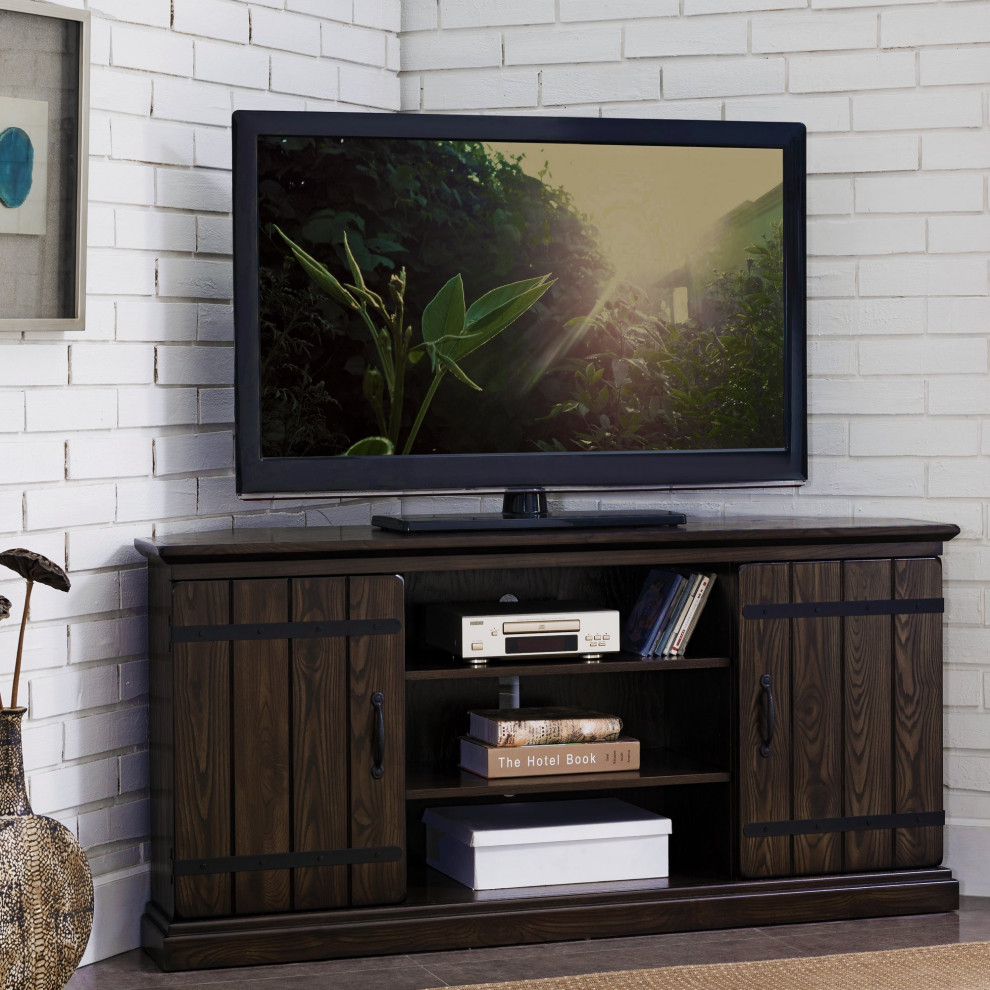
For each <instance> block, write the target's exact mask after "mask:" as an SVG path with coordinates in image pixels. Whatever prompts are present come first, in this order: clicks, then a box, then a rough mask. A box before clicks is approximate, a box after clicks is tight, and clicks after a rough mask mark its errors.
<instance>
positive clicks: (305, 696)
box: [291, 578, 349, 911]
mask: <svg viewBox="0 0 990 990" xmlns="http://www.w3.org/2000/svg"><path fill="white" fill-rule="evenodd" d="M346 595H347V589H346V586H345V581H344V579H343V578H298V579H296V580H294V581H293V582H292V621H293V622H319V621H321V620H337V619H346V618H347V601H346ZM291 664H292V789H293V790H292V793H293V813H292V841H293V849H294V850H295V851H296V852H309V851H314V850H319V849H346V848H347V841H348V837H347V817H348V809H349V799H348V758H347V741H348V732H347V709H348V704H347V644H346V641H345V640H344V639H343V638H341V637H334V638H332V639H329V638H328V639H297V640H293V642H292V660H291ZM347 902H348V884H347V867H346V866H327V867H319V868H313V869H301V870H296V871H295V872H294V874H293V907H294V908H295V909H296V910H297V911H303V910H315V909H317V908H329V907H343V906H344V905H346V904H347Z"/></svg>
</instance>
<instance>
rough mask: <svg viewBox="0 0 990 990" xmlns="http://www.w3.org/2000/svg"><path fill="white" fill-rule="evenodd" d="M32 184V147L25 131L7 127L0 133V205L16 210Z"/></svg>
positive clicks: (25, 197)
mask: <svg viewBox="0 0 990 990" xmlns="http://www.w3.org/2000/svg"><path fill="white" fill-rule="evenodd" d="M33 182H34V145H33V144H32V143H31V138H30V137H29V136H28V134H27V131H25V130H22V129H21V128H20V127H8V128H7V129H6V130H4V131H0V203H2V204H3V205H4V206H7V207H10V208H11V209H16V208H17V207H18V206H20V205H21V204H22V203H23V202H24V200H26V199H27V197H28V193H29V192H31V185H32V184H33Z"/></svg>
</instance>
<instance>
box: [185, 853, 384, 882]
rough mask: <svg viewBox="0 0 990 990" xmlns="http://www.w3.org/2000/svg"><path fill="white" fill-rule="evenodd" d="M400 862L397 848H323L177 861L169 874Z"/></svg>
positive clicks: (193, 874) (188, 875)
mask: <svg viewBox="0 0 990 990" xmlns="http://www.w3.org/2000/svg"><path fill="white" fill-rule="evenodd" d="M398 859H402V849H400V848H399V846H369V847H368V848H367V849H323V850H320V851H318V852H295V853H266V854H264V855H260V856H217V857H214V858H212V859H177V860H175V861H174V862H173V863H172V873H173V875H174V876H177V877H192V876H205V875H207V874H210V873H251V872H255V871H257V870H293V869H299V868H300V867H308V866H351V865H353V864H355V863H394V862H395V861H396V860H398Z"/></svg>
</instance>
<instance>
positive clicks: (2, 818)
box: [0, 708, 93, 990]
mask: <svg viewBox="0 0 990 990" xmlns="http://www.w3.org/2000/svg"><path fill="white" fill-rule="evenodd" d="M25 711H26V709H24V708H3V709H0V988H2V990H61V988H62V987H64V986H65V984H66V983H67V982H68V980H69V977H70V976H72V974H73V972H75V969H76V966H78V965H79V960H80V959H81V958H82V954H83V952H84V951H85V950H86V943H87V942H88V941H89V932H90V929H91V928H92V927H93V878H92V876H91V874H90V871H89V863H88V862H87V861H86V856H85V854H84V853H83V851H82V847H81V846H80V845H79V843H78V842H77V841H76V837H75V836H74V835H73V834H72V833H71V832H70V831H69V830H68V829H67V828H66V827H65V826H64V825H62V824H61V822H57V821H55V820H54V819H53V818H46V817H44V816H43V815H36V814H34V812H32V811H31V805H30V804H29V802H28V797H27V789H26V788H25V786H24V757H23V753H22V751H21V717H22V716H23V715H24V712H25Z"/></svg>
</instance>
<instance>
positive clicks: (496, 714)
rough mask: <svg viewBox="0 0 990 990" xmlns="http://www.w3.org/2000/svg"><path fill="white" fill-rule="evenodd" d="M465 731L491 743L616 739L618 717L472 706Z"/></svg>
mask: <svg viewBox="0 0 990 990" xmlns="http://www.w3.org/2000/svg"><path fill="white" fill-rule="evenodd" d="M468 716H469V723H470V724H469V726H468V733H469V734H470V735H472V736H474V738H475V739H480V740H482V741H483V742H486V743H490V744H491V745H492V746H533V745H549V744H551V743H576V742H592V741H595V740H614V739H618V737H619V733H620V732H621V731H622V719H621V718H619V717H618V716H617V715H608V714H606V713H605V712H596V711H589V710H587V709H584V708H557V707H550V708H476V709H474V710H472V711H470V712H468Z"/></svg>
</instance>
